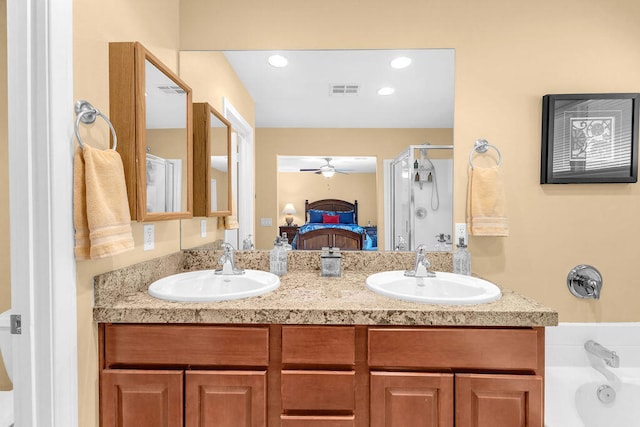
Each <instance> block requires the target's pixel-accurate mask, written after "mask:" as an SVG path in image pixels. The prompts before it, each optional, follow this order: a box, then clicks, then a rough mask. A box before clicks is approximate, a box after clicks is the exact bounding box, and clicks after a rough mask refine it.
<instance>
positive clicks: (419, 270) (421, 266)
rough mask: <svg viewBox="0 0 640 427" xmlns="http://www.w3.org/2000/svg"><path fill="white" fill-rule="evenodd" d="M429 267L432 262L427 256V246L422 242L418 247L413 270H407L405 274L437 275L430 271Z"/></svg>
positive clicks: (416, 275)
mask: <svg viewBox="0 0 640 427" xmlns="http://www.w3.org/2000/svg"><path fill="white" fill-rule="evenodd" d="M429 267H431V262H430V261H429V258H427V246H426V245H423V244H421V245H418V247H417V248H416V261H415V263H414V265H413V270H406V271H405V272H404V275H405V276H408V277H435V275H436V274H435V273H434V272H432V271H429Z"/></svg>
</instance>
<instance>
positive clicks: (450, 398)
mask: <svg viewBox="0 0 640 427" xmlns="http://www.w3.org/2000/svg"><path fill="white" fill-rule="evenodd" d="M99 334H100V336H99V342H100V366H101V373H100V393H101V395H100V419H101V426H102V427H112V426H118V427H129V426H132V427H133V426H135V427H146V426H149V427H151V426H153V427H156V426H159V425H163V426H167V427H173V426H183V425H184V426H187V427H196V426H197V427H200V426H216V427H232V426H233V427H237V426H247V427H265V426H269V427H368V426H371V427H414V426H415V427H418V426H419V427H431V426H433V427H436V426H437V427H453V426H455V427H542V426H543V419H544V414H543V403H544V402H543V391H544V385H543V378H544V328H480V327H478V328H471V327H459V328H458V327H452V328H450V327H430V328H425V327H378V326H376V327H373V326H372V327H369V326H362V325H359V326H337V325H336V326H312V325H305V326H294V325H269V326H259V325H258V326H255V325H246V326H235V325H122V324H100V325H99Z"/></svg>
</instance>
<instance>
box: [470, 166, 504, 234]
mask: <svg viewBox="0 0 640 427" xmlns="http://www.w3.org/2000/svg"><path fill="white" fill-rule="evenodd" d="M505 205H506V200H505V193H504V183H503V181H502V174H501V173H500V169H499V168H498V167H497V166H496V167H491V168H480V167H477V166H476V167H474V168H470V169H469V187H468V192H467V227H468V229H469V233H470V234H471V235H473V236H503V237H504V236H508V235H509V224H508V222H507V213H506V206H505Z"/></svg>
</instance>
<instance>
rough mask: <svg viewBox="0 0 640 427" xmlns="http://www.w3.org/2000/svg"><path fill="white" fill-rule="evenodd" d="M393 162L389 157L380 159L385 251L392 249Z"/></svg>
mask: <svg viewBox="0 0 640 427" xmlns="http://www.w3.org/2000/svg"><path fill="white" fill-rule="evenodd" d="M392 164H393V160H391V159H383V160H382V180H383V193H382V194H383V200H384V202H383V203H384V206H383V213H384V248H381V249H384V250H385V251H391V250H393V234H392V232H391V230H392V228H393V227H392V225H391V224H392V221H391V219H392V215H393V210H392V209H391V206H393V200H392V197H391V194H392V193H393V187H392V186H391V165H392Z"/></svg>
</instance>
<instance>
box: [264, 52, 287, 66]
mask: <svg viewBox="0 0 640 427" xmlns="http://www.w3.org/2000/svg"><path fill="white" fill-rule="evenodd" d="M268 61H269V64H270V65H271V66H272V67H277V68H282V67H286V66H287V64H288V63H289V61H288V60H287V58H285V57H284V56H282V55H271V56H270V57H269V59H268Z"/></svg>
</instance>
